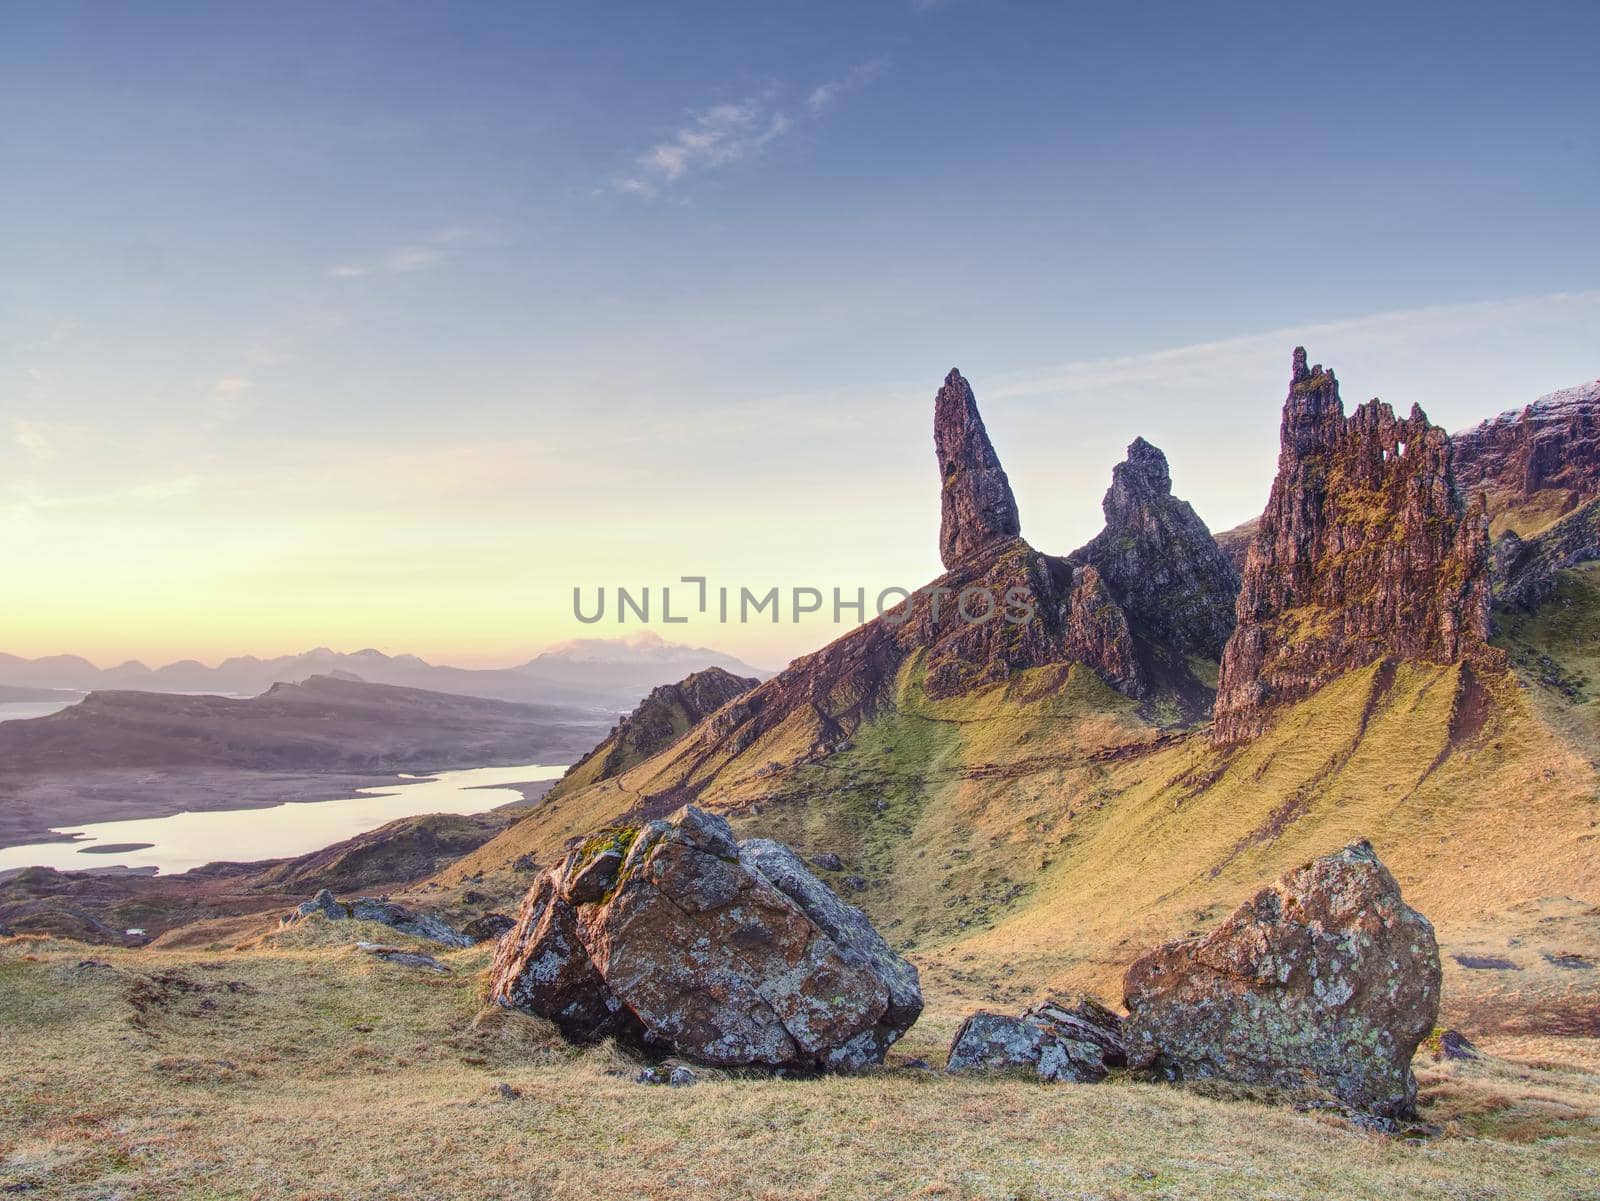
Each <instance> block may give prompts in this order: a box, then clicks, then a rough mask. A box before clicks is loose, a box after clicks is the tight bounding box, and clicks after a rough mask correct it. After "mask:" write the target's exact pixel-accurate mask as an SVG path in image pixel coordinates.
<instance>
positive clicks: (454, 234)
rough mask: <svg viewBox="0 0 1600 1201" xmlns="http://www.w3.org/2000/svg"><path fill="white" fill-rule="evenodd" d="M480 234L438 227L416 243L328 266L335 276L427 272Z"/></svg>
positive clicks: (340, 277) (460, 227) (465, 229)
mask: <svg viewBox="0 0 1600 1201" xmlns="http://www.w3.org/2000/svg"><path fill="white" fill-rule="evenodd" d="M482 240H483V239H482V237H481V235H480V234H479V233H478V232H477V231H475V230H472V229H468V228H465V227H463V226H452V227H451V228H449V229H442V230H439V231H438V232H437V233H434V234H430V235H429V236H428V237H426V238H422V239H420V240H419V241H416V242H409V243H407V244H405V245H403V246H396V247H394V248H393V249H391V250H389V251H386V252H385V253H383V254H381V255H378V256H377V257H376V258H372V259H365V260H360V261H356V262H347V263H338V264H336V265H335V266H333V267H331V268H329V270H328V274H329V275H330V276H331V277H333V278H334V279H360V278H362V277H363V276H367V275H403V274H406V273H408V272H412V271H426V270H428V269H429V268H431V267H437V266H440V265H441V264H443V263H445V262H448V261H449V259H450V257H451V255H452V254H453V253H454V252H455V251H456V250H458V249H460V248H462V247H465V246H468V245H473V244H477V243H479V242H481V241H482Z"/></svg>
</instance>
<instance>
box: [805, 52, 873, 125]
mask: <svg viewBox="0 0 1600 1201" xmlns="http://www.w3.org/2000/svg"><path fill="white" fill-rule="evenodd" d="M888 65H889V61H888V60H887V59H883V58H874V59H871V60H870V61H868V62H864V63H857V64H856V65H855V66H853V67H851V68H850V70H849V71H848V72H846V73H845V75H844V76H843V77H842V78H840V79H830V80H828V81H827V82H826V83H819V84H818V85H817V86H816V87H814V88H812V89H811V94H810V95H809V96H807V97H806V107H807V108H809V109H810V110H811V111H812V112H813V113H820V112H822V111H823V110H824V109H828V108H831V107H833V105H834V103H835V102H836V101H837V100H838V99H839V98H840V97H841V96H847V95H849V94H850V93H851V92H859V91H860V90H861V89H862V88H864V87H866V86H867V85H868V84H870V83H872V82H874V81H875V80H876V79H877V78H878V77H879V76H880V75H882V74H883V72H884V69H885V68H886V67H887V66H888Z"/></svg>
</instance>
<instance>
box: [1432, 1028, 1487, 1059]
mask: <svg viewBox="0 0 1600 1201" xmlns="http://www.w3.org/2000/svg"><path fill="white" fill-rule="evenodd" d="M1439 1058H1441V1059H1476V1058H1478V1048H1477V1047H1475V1046H1473V1045H1472V1044H1471V1043H1470V1042H1468V1041H1467V1036H1466V1035H1465V1034H1462V1033H1461V1031H1459V1030H1446V1031H1445V1032H1444V1033H1443V1034H1441V1035H1440V1036H1439Z"/></svg>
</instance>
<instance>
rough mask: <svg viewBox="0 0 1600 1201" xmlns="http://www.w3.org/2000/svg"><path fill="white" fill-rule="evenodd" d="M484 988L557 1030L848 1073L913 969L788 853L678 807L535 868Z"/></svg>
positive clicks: (885, 1023) (873, 1041) (885, 1033)
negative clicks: (670, 813)
mask: <svg viewBox="0 0 1600 1201" xmlns="http://www.w3.org/2000/svg"><path fill="white" fill-rule="evenodd" d="M491 995H492V996H493V998H494V999H495V1000H496V1001H498V1002H499V1003H500V1004H502V1005H507V1006H511V1007H515V1008H518V1009H522V1010H525V1011H527V1012H531V1013H535V1014H538V1015H539V1016H542V1017H547V1018H550V1019H551V1020H553V1021H555V1022H556V1023H557V1024H558V1025H559V1026H560V1027H561V1029H562V1030H563V1032H564V1033H566V1034H567V1035H568V1036H569V1037H573V1038H578V1039H593V1038H598V1037H602V1036H605V1035H612V1036H616V1037H619V1038H621V1039H623V1040H624V1041H629V1042H633V1043H636V1044H639V1045H642V1046H646V1047H649V1048H652V1049H655V1050H659V1051H663V1052H671V1053H675V1054H677V1055H680V1056H684V1057H687V1058H691V1059H695V1060H699V1061H700V1062H703V1063H710V1064H715V1065H719V1066H740V1065H765V1066H769V1067H779V1066H786V1067H799V1068H809V1069H832V1070H857V1069H861V1068H865V1067H868V1066H871V1065H873V1064H877V1063H881V1062H882V1061H883V1057H884V1053H885V1052H886V1051H887V1050H888V1048H889V1046H890V1045H892V1044H893V1043H894V1042H895V1041H896V1040H897V1039H898V1038H899V1037H900V1036H901V1035H902V1034H903V1033H904V1032H905V1030H906V1029H907V1028H908V1027H909V1026H910V1025H911V1023H912V1022H914V1021H915V1020H916V1019H917V1017H918V1015H919V1014H920V1013H921V1010H922V995H921V991H920V989H919V987H918V984H917V974H916V969H915V968H914V967H912V966H911V965H910V964H909V963H907V962H906V961H905V960H903V959H901V958H900V957H899V956H898V955H896V954H895V953H894V952H893V951H892V950H891V949H890V948H889V946H888V944H887V943H885V942H884V941H883V939H882V938H881V937H880V936H879V935H878V933H877V932H876V931H875V930H873V929H872V926H871V924H870V923H869V922H868V921H867V919H866V917H865V916H864V915H863V914H862V913H861V912H860V910H858V909H855V908H853V907H852V906H849V905H846V904H844V902H842V901H840V900H839V899H838V898H837V897H835V896H834V895H833V894H832V892H831V891H829V889H828V888H827V886H826V885H825V884H823V883H822V882H821V881H819V880H818V879H817V878H816V877H815V876H813V875H812V874H811V872H810V870H809V869H808V868H806V866H805V864H804V863H803V862H802V861H801V860H800V858H799V857H798V856H796V855H795V854H794V853H793V852H791V851H789V850H788V848H786V847H782V846H780V845H779V844H777V843H771V842H767V841H766V840H752V841H751V842H749V843H746V844H743V845H741V844H740V843H739V842H738V841H736V840H735V838H734V836H733V832H732V830H731V829H730V828H729V826H728V823H727V822H726V821H725V820H724V819H723V818H721V817H717V816H715V815H712V814H709V813H706V812H704V811H702V810H700V809H697V808H695V807H693V806H687V807H685V808H683V809H681V810H679V811H678V812H677V813H675V814H674V815H673V816H672V817H671V818H669V819H667V820H665V821H652V822H649V823H646V824H645V825H643V826H639V827H616V828H613V829H611V830H607V831H603V832H602V833H601V835H599V836H596V837H593V838H591V839H589V840H587V841H586V842H585V843H584V844H583V845H581V846H579V847H578V848H577V849H575V850H574V851H573V852H572V853H571V854H569V855H568V856H567V858H566V859H565V860H564V861H563V862H562V863H561V864H560V865H558V866H557V867H554V868H551V869H549V870H548V871H546V872H545V873H544V874H543V875H541V876H540V878H539V880H538V881H536V882H535V884H534V886H533V888H532V889H531V890H530V891H529V893H528V896H527V898H526V899H525V901H524V902H523V907H522V912H521V914H520V915H519V918H518V923H517V926H516V928H515V929H513V930H512V931H511V932H510V933H509V934H507V935H506V936H505V937H504V938H502V939H501V942H500V944H499V947H498V949H497V952H496V955H495V960H494V965H493V967H492V969H491Z"/></svg>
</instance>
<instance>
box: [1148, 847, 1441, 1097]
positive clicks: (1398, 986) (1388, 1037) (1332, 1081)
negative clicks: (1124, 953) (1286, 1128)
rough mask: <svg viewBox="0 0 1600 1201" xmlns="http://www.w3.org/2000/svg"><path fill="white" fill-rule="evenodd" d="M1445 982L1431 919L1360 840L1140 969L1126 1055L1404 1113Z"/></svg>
mask: <svg viewBox="0 0 1600 1201" xmlns="http://www.w3.org/2000/svg"><path fill="white" fill-rule="evenodd" d="M1439 983H1440V970H1439V946H1438V943H1437V941H1436V940H1435V939H1434V934H1433V927H1432V926H1431V925H1430V924H1429V922H1428V920H1427V918H1425V917H1423V916H1422V915H1421V914H1420V913H1418V912H1416V910H1414V909H1411V908H1409V907H1408V906H1407V905H1406V904H1405V903H1404V902H1403V901H1402V900H1401V899H1400V888H1399V885H1397V884H1396V883H1395V880H1394V877H1393V876H1391V875H1390V874H1389V871H1388V869H1387V868H1385V867H1384V866H1383V864H1382V863H1380V862H1379V861H1378V857H1377V855H1375V854H1374V853H1373V850H1372V847H1371V845H1370V844H1368V843H1366V842H1358V843H1355V844H1353V845H1351V846H1348V847H1346V848H1345V849H1344V850H1342V851H1340V852H1339V853H1338V854H1336V855H1328V856H1325V857H1323V858H1321V859H1316V860H1313V861H1312V862H1310V863H1308V864H1306V865H1305V866H1304V867H1301V868H1298V869H1296V870H1295V871H1293V872H1290V873H1289V874H1288V875H1287V876H1285V877H1284V878H1283V879H1282V880H1280V881H1278V882H1277V883H1276V884H1273V885H1270V886H1269V887H1267V888H1264V889H1262V890H1261V891H1260V892H1258V893H1257V894H1256V895H1255V896H1254V897H1252V898H1251V899H1250V900H1249V901H1247V902H1245V904H1243V905H1242V906H1240V907H1239V909H1238V910H1237V911H1236V912H1235V913H1234V914H1233V915H1232V916H1231V917H1230V918H1228V920H1227V921H1226V922H1224V923H1223V924H1222V926H1220V927H1219V928H1218V929H1217V930H1216V931H1215V932H1213V933H1212V934H1210V935H1209V936H1207V937H1205V938H1190V939H1183V940H1181V941H1178V942H1170V943H1167V944H1165V945H1164V946H1160V947H1157V948H1156V949H1155V950H1153V951H1151V952H1149V953H1148V954H1146V955H1145V956H1144V957H1143V958H1141V959H1139V960H1138V961H1137V962H1136V963H1134V965H1133V966H1132V967H1130V968H1129V969H1128V974H1127V977H1126V980H1125V982H1124V990H1125V993H1126V1002H1127V1007H1128V1010H1129V1016H1128V1018H1127V1019H1126V1021H1125V1022H1124V1025H1123V1033H1124V1035H1125V1036H1126V1038H1127V1044H1128V1060H1129V1063H1130V1064H1131V1065H1132V1066H1134V1067H1153V1068H1159V1069H1162V1070H1165V1071H1167V1072H1169V1073H1171V1074H1173V1075H1176V1076H1180V1077H1218V1078H1222V1079H1226V1080H1234V1081H1241V1082H1246V1083H1255V1084H1270V1085H1276V1086H1278V1087H1281V1088H1307V1087H1309V1088H1320V1089H1325V1090H1327V1091H1328V1092H1331V1093H1332V1094H1334V1095H1335V1096H1336V1097H1338V1099H1339V1100H1340V1101H1341V1102H1343V1103H1344V1104H1345V1105H1348V1106H1350V1107H1351V1108H1354V1109H1359V1110H1364V1111H1366V1112H1369V1113H1374V1114H1378V1115H1380V1116H1383V1117H1390V1118H1394V1117H1404V1116H1407V1115H1409V1114H1410V1113H1411V1112H1412V1109H1413V1106H1414V1104H1415V1102H1416V1092H1417V1084H1416V1080H1415V1078H1414V1077H1413V1076H1412V1074H1411V1057H1412V1055H1413V1054H1414V1053H1415V1052H1416V1049H1417V1045H1418V1044H1419V1043H1420V1042H1421V1041H1422V1040H1423V1039H1424V1038H1425V1037H1427V1035H1428V1034H1429V1032H1430V1031H1432V1029H1433V1026H1434V1021H1435V1019H1436V1018H1437V1017H1438V1014H1439Z"/></svg>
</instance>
